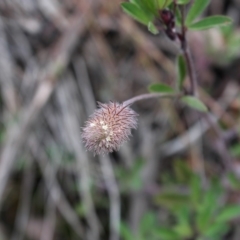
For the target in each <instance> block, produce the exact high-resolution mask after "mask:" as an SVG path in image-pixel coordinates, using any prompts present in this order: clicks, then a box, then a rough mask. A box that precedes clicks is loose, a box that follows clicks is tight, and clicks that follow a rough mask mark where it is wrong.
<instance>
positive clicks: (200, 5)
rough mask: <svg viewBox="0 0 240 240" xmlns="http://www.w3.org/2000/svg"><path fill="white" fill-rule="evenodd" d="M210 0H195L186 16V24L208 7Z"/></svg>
mask: <svg viewBox="0 0 240 240" xmlns="http://www.w3.org/2000/svg"><path fill="white" fill-rule="evenodd" d="M209 3H210V0H195V1H194V3H193V5H192V6H191V8H190V10H189V11H188V14H187V17H186V26H189V25H190V24H191V23H192V22H193V21H194V20H195V19H196V18H197V17H198V16H199V15H201V14H202V12H203V11H204V10H205V9H206V7H207V6H208V4H209Z"/></svg>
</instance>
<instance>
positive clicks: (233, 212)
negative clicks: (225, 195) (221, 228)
mask: <svg viewBox="0 0 240 240" xmlns="http://www.w3.org/2000/svg"><path fill="white" fill-rule="evenodd" d="M239 216H240V205H229V206H227V207H225V208H223V209H222V210H221V212H220V213H219V214H218V216H217V217H216V221H217V222H227V221H230V220H232V219H234V218H236V217H239Z"/></svg>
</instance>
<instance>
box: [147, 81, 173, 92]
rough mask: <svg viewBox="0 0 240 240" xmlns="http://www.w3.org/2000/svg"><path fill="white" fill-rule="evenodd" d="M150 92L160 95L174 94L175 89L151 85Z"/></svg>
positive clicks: (164, 85)
mask: <svg viewBox="0 0 240 240" xmlns="http://www.w3.org/2000/svg"><path fill="white" fill-rule="evenodd" d="M148 90H149V91H150V92H159V93H174V92H175V91H174V89H173V88H172V87H170V86H168V85H166V84H163V83H154V84H151V85H150V86H149V88H148Z"/></svg>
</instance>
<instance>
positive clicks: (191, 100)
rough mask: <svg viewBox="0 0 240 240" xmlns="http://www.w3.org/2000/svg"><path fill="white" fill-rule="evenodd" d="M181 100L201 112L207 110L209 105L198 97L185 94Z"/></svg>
mask: <svg viewBox="0 0 240 240" xmlns="http://www.w3.org/2000/svg"><path fill="white" fill-rule="evenodd" d="M181 101H182V102H183V103H185V104H186V105H187V106H189V107H191V108H193V109H195V110H198V111H200V112H207V111H208V110H207V107H206V106H205V104H204V103H203V102H201V100H199V99H198V98H196V97H193V96H184V97H182V98H181Z"/></svg>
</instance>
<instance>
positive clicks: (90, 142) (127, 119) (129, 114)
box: [82, 102, 137, 154]
mask: <svg viewBox="0 0 240 240" xmlns="http://www.w3.org/2000/svg"><path fill="white" fill-rule="evenodd" d="M98 105H99V107H100V108H99V109H97V110H96V111H95V112H94V113H93V114H92V115H91V116H90V118H89V120H88V121H87V122H86V125H85V127H84V128H83V133H82V139H83V142H84V143H85V146H86V148H87V150H89V151H92V152H94V154H105V153H109V152H112V151H115V150H118V149H119V147H120V146H121V145H122V143H123V142H125V141H127V140H128V139H129V136H131V129H132V128H135V129H136V127H137V114H136V113H135V112H134V111H133V110H132V109H131V108H129V107H128V106H125V105H123V104H120V103H113V102H110V103H108V104H103V103H98Z"/></svg>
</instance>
